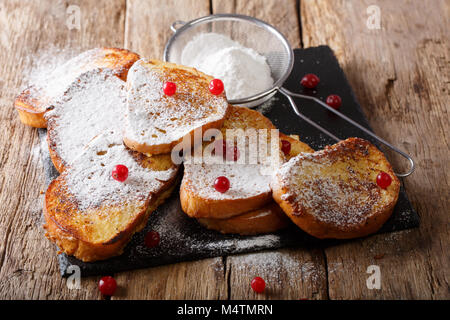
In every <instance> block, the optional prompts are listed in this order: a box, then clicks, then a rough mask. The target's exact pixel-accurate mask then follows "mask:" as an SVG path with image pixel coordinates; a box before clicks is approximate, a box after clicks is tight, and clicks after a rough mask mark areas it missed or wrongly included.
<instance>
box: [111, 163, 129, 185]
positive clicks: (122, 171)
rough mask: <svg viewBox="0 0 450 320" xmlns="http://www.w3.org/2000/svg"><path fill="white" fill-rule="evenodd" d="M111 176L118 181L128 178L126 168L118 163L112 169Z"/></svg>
mask: <svg viewBox="0 0 450 320" xmlns="http://www.w3.org/2000/svg"><path fill="white" fill-rule="evenodd" d="M112 177H113V178H114V179H115V180H117V181H120V182H124V181H125V180H127V178H128V168H127V167H126V166H124V165H123V164H118V165H117V166H115V167H114V169H113V171H112Z"/></svg>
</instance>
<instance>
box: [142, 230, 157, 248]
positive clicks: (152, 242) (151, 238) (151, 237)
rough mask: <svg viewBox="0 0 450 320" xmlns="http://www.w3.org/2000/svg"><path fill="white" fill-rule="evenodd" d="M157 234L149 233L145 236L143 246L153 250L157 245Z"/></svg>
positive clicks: (154, 232) (155, 232)
mask: <svg viewBox="0 0 450 320" xmlns="http://www.w3.org/2000/svg"><path fill="white" fill-rule="evenodd" d="M159 240H160V237H159V233H158V232H157V231H149V232H148V233H147V234H146V235H145V239H144V242H145V246H146V247H147V248H154V247H156V246H157V245H158V244H159Z"/></svg>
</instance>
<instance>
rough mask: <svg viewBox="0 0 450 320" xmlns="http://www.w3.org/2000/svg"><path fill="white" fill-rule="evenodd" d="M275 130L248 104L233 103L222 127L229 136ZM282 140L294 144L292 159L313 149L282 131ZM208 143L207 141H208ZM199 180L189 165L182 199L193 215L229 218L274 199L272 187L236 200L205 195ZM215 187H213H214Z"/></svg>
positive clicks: (290, 155) (181, 193)
mask: <svg viewBox="0 0 450 320" xmlns="http://www.w3.org/2000/svg"><path fill="white" fill-rule="evenodd" d="M248 128H252V129H268V130H271V129H275V126H274V125H273V124H272V122H271V121H270V120H269V119H268V118H266V117H264V116H263V115H262V114H261V113H259V112H257V111H255V110H251V109H248V108H245V107H237V106H230V111H229V114H228V116H227V118H226V119H225V122H224V125H223V127H222V129H221V131H222V134H223V136H224V138H226V131H227V129H243V130H245V129H248ZM280 140H287V141H289V142H290V143H291V152H290V154H289V156H288V158H290V157H292V156H294V155H296V154H298V153H300V152H313V151H314V150H313V149H311V148H310V147H309V146H308V145H306V144H305V143H303V142H301V141H299V140H298V139H295V138H293V137H290V136H287V135H284V134H281V133H280ZM205 145H207V144H205ZM195 184H196V182H194V181H192V179H191V176H190V173H189V168H188V169H186V164H185V174H184V176H183V181H182V184H181V188H180V200H181V207H182V209H183V211H184V212H185V213H186V214H187V215H189V216H190V217H193V218H210V219H226V218H230V217H233V216H236V215H239V214H243V213H246V212H249V211H254V210H258V209H260V208H261V207H263V206H265V205H267V204H269V203H270V202H271V201H272V195H271V191H270V188H269V187H268V188H267V190H265V191H264V192H260V193H258V194H256V195H254V196H245V197H242V198H239V197H238V198H234V199H211V198H205V197H202V196H201V195H199V194H198V192H196V188H197V186H196V185H195ZM211 188H212V186H211Z"/></svg>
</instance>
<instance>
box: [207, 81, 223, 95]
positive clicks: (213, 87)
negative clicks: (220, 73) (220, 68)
mask: <svg viewBox="0 0 450 320" xmlns="http://www.w3.org/2000/svg"><path fill="white" fill-rule="evenodd" d="M223 89H224V87H223V82H222V80H220V79H214V80H212V81H211V82H210V83H209V91H210V92H211V93H212V94H213V95H216V96H217V95H219V94H221V93H222V92H223Z"/></svg>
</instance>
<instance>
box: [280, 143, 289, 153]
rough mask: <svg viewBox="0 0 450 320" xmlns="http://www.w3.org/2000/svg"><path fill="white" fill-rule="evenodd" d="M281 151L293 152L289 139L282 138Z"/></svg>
mask: <svg viewBox="0 0 450 320" xmlns="http://www.w3.org/2000/svg"><path fill="white" fill-rule="evenodd" d="M281 151H283V153H284V154H285V155H288V154H289V153H290V152H291V143H290V142H289V141H287V140H281Z"/></svg>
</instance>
